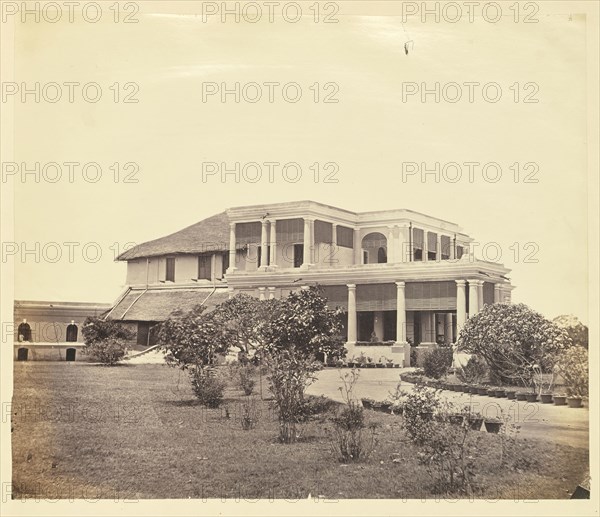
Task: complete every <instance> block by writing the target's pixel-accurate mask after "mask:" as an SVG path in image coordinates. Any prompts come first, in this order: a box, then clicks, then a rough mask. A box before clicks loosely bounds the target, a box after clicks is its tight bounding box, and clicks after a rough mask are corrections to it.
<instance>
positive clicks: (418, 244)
mask: <svg viewBox="0 0 600 517" xmlns="http://www.w3.org/2000/svg"><path fill="white" fill-rule="evenodd" d="M412 233H413V237H412V245H413V260H423V239H424V232H423V230H421V229H420V228H413V231H412Z"/></svg>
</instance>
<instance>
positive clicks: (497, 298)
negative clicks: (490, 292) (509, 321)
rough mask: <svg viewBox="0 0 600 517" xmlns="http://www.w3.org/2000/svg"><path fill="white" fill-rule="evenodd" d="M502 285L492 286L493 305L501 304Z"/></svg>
mask: <svg viewBox="0 0 600 517" xmlns="http://www.w3.org/2000/svg"><path fill="white" fill-rule="evenodd" d="M501 285H502V284H494V303H501V296H502V295H501V291H500V290H501V289H502V287H501Z"/></svg>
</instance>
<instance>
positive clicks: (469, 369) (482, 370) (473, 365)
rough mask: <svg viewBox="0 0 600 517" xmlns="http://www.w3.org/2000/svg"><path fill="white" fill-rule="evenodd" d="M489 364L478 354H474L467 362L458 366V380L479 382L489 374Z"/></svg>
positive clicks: (468, 382)
mask: <svg viewBox="0 0 600 517" xmlns="http://www.w3.org/2000/svg"><path fill="white" fill-rule="evenodd" d="M488 371H489V368H488V365H487V363H486V362H485V360H484V359H483V358H481V357H479V356H477V355H472V356H471V357H470V358H469V360H468V361H467V364H465V365H464V366H461V367H459V368H457V370H456V376H457V377H458V380H459V381H461V382H464V383H467V384H479V383H481V382H483V381H484V380H485V379H486V378H487V376H488Z"/></svg>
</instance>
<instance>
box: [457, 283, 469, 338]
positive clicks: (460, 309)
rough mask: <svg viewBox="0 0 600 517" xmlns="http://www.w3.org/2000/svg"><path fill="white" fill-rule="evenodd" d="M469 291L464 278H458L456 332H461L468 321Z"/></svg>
mask: <svg viewBox="0 0 600 517" xmlns="http://www.w3.org/2000/svg"><path fill="white" fill-rule="evenodd" d="M466 305H467V291H466V282H465V281H464V280H456V333H457V334H460V331H461V329H462V328H463V327H464V326H465V323H466V321H467V307H466Z"/></svg>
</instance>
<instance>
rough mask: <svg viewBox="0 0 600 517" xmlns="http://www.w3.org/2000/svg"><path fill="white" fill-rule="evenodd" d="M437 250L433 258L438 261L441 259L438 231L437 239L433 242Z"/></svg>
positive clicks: (440, 237) (440, 239) (440, 242)
mask: <svg viewBox="0 0 600 517" xmlns="http://www.w3.org/2000/svg"><path fill="white" fill-rule="evenodd" d="M435 246H436V248H437V251H436V253H435V259H436V260H437V261H438V262H439V261H440V260H442V235H441V234H440V233H438V234H437V241H436V244H435Z"/></svg>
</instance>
